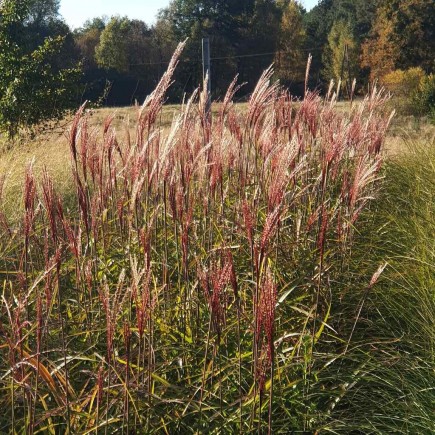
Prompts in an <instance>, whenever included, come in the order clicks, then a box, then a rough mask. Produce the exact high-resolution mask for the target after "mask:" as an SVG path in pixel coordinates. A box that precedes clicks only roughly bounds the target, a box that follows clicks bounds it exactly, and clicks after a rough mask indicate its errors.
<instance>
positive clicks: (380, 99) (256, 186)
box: [0, 55, 435, 434]
mask: <svg viewBox="0 0 435 435" xmlns="http://www.w3.org/2000/svg"><path fill="white" fill-rule="evenodd" d="M176 56H177V55H175V57H174V58H173V61H172V63H171V65H170V66H169V69H168V71H167V73H166V74H165V75H164V76H163V78H162V81H161V82H160V84H159V85H158V87H157V88H156V90H155V91H154V93H153V94H151V95H150V96H149V97H148V98H147V100H146V101H145V102H144V104H143V105H142V106H139V107H132V108H127V109H121V110H119V111H116V112H114V111H112V110H111V109H98V110H94V111H87V110H86V108H85V107H82V108H81V109H80V110H79V111H78V112H77V114H76V115H75V116H74V117H73V118H72V119H70V120H65V125H61V126H60V127H58V128H57V129H54V130H52V131H49V132H46V133H44V134H41V135H39V136H37V138H36V139H32V140H31V141H29V142H26V139H25V138H24V139H21V140H22V143H17V144H15V145H14V146H13V147H12V148H11V149H6V148H5V149H4V150H3V154H2V156H1V160H0V174H1V179H0V181H1V182H0V192H2V195H1V201H2V202H1V206H0V207H1V208H0V211H1V213H0V278H1V284H2V295H1V308H0V310H1V311H0V316H1V317H0V319H1V321H0V334H1V341H0V352H1V360H0V390H1V392H0V405H1V407H2V410H3V412H2V414H1V415H0V432H2V433H3V432H4V433H12V434H19V433H30V434H37V433H40V434H42V433H44V434H45V433H49V434H59V433H65V434H88V433H105V434H107V433H125V434H129V433H166V434H174V433H180V434H188V433H192V434H199V433H211V434H213V433H215V434H221V433H277V434H278V433H282V434H288V433H297V432H301V433H403V434H406V433H421V434H425V433H427V434H429V433H433V432H434V431H435V423H434V422H435V418H434V417H435V415H434V409H435V388H434V385H435V290H434V289H435V287H434V278H435V273H434V260H435V258H434V253H435V250H434V238H433V234H435V220H434V211H435V210H434V208H435V198H434V195H435V150H434V135H433V132H434V128H433V125H431V124H430V123H429V122H428V121H427V122H425V121H424V120H418V119H415V118H406V119H405V118H400V117H396V118H394V117H392V116H391V103H389V101H388V97H387V96H386V94H385V93H384V92H383V91H382V90H380V89H376V88H375V87H374V88H372V89H371V90H370V92H369V94H368V95H367V96H366V97H365V98H363V99H360V100H357V101H354V102H353V104H350V103H349V102H344V103H343V102H340V103H339V102H337V95H336V93H335V89H332V88H331V89H330V92H328V94H327V95H326V96H325V97H320V96H319V95H318V94H317V93H315V92H310V91H309V90H307V91H306V94H305V98H304V99H303V100H302V101H294V100H293V99H292V97H291V96H290V95H289V94H288V93H287V92H285V91H284V90H283V89H281V88H280V87H279V86H278V84H277V83H274V82H272V81H271V80H270V79H271V77H272V74H273V71H272V70H267V71H266V72H265V73H264V74H263V76H262V77H261V78H260V80H259V82H258V84H257V87H256V88H255V90H254V92H253V94H252V95H251V97H250V100H249V102H248V103H246V104H243V105H237V104H234V103H233V100H234V96H235V94H236V92H237V84H236V82H233V83H232V84H231V85H230V87H229V89H228V92H227V94H226V96H225V98H224V99H223V100H222V101H221V102H220V103H219V104H215V105H214V106H213V113H212V116H209V114H208V113H207V111H206V106H207V104H206V103H207V95H206V94H205V93H204V92H201V90H198V91H197V92H195V93H194V94H193V95H192V96H190V98H189V99H188V100H186V102H185V103H184V104H182V105H181V106H165V105H164V102H165V93H166V91H167V88H168V87H169V86H170V84H171V79H172V73H173V70H174V68H175V66H176V60H177V57H176Z"/></svg>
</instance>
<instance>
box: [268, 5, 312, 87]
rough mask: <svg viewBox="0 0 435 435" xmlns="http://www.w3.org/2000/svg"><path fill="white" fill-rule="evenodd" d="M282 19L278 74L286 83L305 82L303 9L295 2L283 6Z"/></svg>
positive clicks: (277, 62) (277, 63)
mask: <svg viewBox="0 0 435 435" xmlns="http://www.w3.org/2000/svg"><path fill="white" fill-rule="evenodd" d="M281 7H282V18H281V25H280V29H279V33H278V47H277V48H278V50H279V51H278V53H277V56H276V59H275V64H276V73H277V75H278V77H279V78H280V79H281V80H282V81H283V82H284V83H287V84H289V83H294V82H296V83H301V82H303V81H304V75H305V64H306V60H307V59H306V53H305V52H304V51H303V47H304V42H305V29H304V26H303V17H302V13H303V9H302V7H301V5H300V4H299V3H298V2H296V1H295V0H290V1H288V2H285V3H284V4H282V6H281Z"/></svg>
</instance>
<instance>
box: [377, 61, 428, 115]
mask: <svg viewBox="0 0 435 435" xmlns="http://www.w3.org/2000/svg"><path fill="white" fill-rule="evenodd" d="M381 82H382V84H383V85H384V86H385V87H386V88H387V89H388V90H389V91H390V92H392V93H393V95H394V96H395V97H396V99H395V105H396V106H397V108H398V109H399V111H401V112H402V113H405V114H413V115H431V114H433V113H434V107H435V78H434V75H433V74H430V75H426V74H425V72H424V71H423V69H422V68H420V67H415V68H410V69H408V70H406V71H403V70H395V71H392V72H391V73H389V74H386V75H385V76H384V77H383V78H382V81H381Z"/></svg>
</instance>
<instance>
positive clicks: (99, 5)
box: [60, 0, 317, 28]
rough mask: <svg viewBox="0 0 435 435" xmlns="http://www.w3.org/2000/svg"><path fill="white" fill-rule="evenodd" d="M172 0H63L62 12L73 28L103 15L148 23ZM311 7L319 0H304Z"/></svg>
mask: <svg viewBox="0 0 435 435" xmlns="http://www.w3.org/2000/svg"><path fill="white" fill-rule="evenodd" d="M169 2H170V0H121V1H119V0H61V2H60V13H61V15H62V16H63V17H64V18H65V21H66V22H67V23H68V24H69V25H70V26H71V27H73V28H76V27H80V26H81V25H82V24H83V23H84V22H85V21H86V20H87V19H89V18H94V17H100V16H102V15H107V16H109V17H110V16H112V15H117V14H118V15H128V16H129V17H130V18H138V19H140V20H143V21H145V22H146V23H148V24H151V23H153V22H154V20H155V18H156V15H157V12H158V11H159V9H161V8H164V7H166V6H168V4H169ZM301 3H302V4H303V5H304V6H305V7H306V8H307V9H311V8H312V7H313V6H314V5H315V4H316V3H317V0H302V1H301Z"/></svg>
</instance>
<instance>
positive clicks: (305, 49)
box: [129, 47, 322, 66]
mask: <svg viewBox="0 0 435 435" xmlns="http://www.w3.org/2000/svg"><path fill="white" fill-rule="evenodd" d="M319 50H322V47H312V48H301V49H300V50H298V51H299V52H304V53H305V52H306V53H311V52H313V51H319ZM290 53H293V51H285V50H278V51H270V52H268V53H252V54H239V55H233V56H219V57H212V58H211V59H210V60H226V59H244V58H251V57H265V56H272V55H274V56H276V55H278V54H290ZM169 62H170V60H167V61H162V62H144V63H131V64H129V66H145V65H147V66H152V65H168V64H169ZM179 62H180V63H200V60H199V59H198V60H188V59H184V60H183V59H180V60H179Z"/></svg>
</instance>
